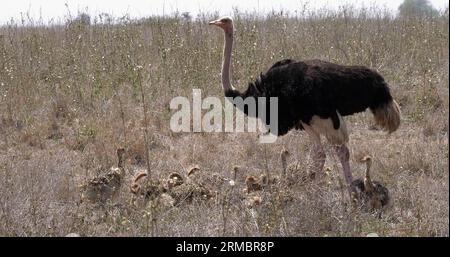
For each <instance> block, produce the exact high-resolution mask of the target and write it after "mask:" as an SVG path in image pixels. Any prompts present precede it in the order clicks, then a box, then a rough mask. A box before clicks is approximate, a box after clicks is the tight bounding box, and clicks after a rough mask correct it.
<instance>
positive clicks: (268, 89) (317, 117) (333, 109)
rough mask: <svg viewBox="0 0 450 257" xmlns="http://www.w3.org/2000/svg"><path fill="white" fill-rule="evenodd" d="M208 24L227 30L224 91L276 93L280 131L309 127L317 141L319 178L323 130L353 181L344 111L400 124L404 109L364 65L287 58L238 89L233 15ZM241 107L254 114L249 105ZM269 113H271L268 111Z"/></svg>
mask: <svg viewBox="0 0 450 257" xmlns="http://www.w3.org/2000/svg"><path fill="white" fill-rule="evenodd" d="M209 24H210V25H215V26H217V27H219V28H221V29H223V31H224V35H225V44H224V50H223V62H222V73H221V75H222V89H223V91H224V94H225V96H226V97H229V98H235V97H242V98H243V99H246V98H247V97H251V98H254V99H255V102H258V99H259V98H261V97H265V98H266V103H269V101H268V100H269V97H278V131H277V135H278V136H282V135H284V134H286V133H287V132H289V131H290V130H291V129H300V130H305V131H306V133H307V134H308V135H309V137H310V138H311V140H312V142H313V146H312V150H311V153H310V156H311V159H312V163H311V166H310V170H311V173H315V174H316V178H320V177H322V174H323V166H324V164H325V158H326V155H325V151H324V149H323V146H322V143H321V138H320V137H321V135H324V136H325V137H326V138H327V140H328V141H329V142H330V143H331V144H332V145H333V148H334V149H335V152H336V155H337V156H338V158H339V160H340V162H341V165H342V167H343V172H344V177H345V180H346V182H347V185H348V186H349V185H350V184H351V182H352V181H353V177H352V173H351V171H350V163H349V156H350V153H349V149H348V147H347V146H346V143H347V142H348V132H347V129H346V125H345V122H344V120H343V116H347V115H352V114H354V113H358V112H363V111H365V110H366V109H367V108H369V109H370V110H371V111H372V113H373V114H374V117H375V122H376V123H377V124H378V125H379V126H380V127H382V128H383V129H384V130H387V131H388V132H389V133H392V132H394V131H395V130H397V128H398V127H399V126H400V109H399V106H398V104H397V102H396V101H395V100H394V99H393V98H392V96H391V94H390V90H389V87H388V85H387V83H386V82H385V81H384V79H383V77H382V76H381V75H380V74H378V73H377V72H376V71H374V70H371V69H369V68H366V67H362V66H343V65H338V64H334V63H330V62H326V61H321V60H306V61H296V60H292V59H285V60H281V61H278V62H276V63H275V64H273V65H272V67H270V68H269V70H268V71H267V72H265V73H264V74H263V73H261V75H260V76H259V78H258V79H257V80H256V81H254V82H252V83H249V86H248V88H247V90H245V91H244V92H240V91H238V90H237V89H235V88H234V87H233V86H232V85H231V82H230V64H231V51H232V47H233V29H234V28H233V20H232V19H231V18H230V17H223V18H220V19H217V20H214V21H211V22H209ZM256 106H258V105H256ZM266 108H267V107H266ZM266 110H268V109H266ZM241 111H243V112H244V113H245V114H246V115H249V114H250V113H249V111H248V107H247V108H246V106H244V107H243V109H241ZM257 113H258V111H257V112H256V114H257ZM266 113H267V116H268V115H269V112H267V111H266ZM253 115H254V114H253ZM349 192H350V190H349Z"/></svg>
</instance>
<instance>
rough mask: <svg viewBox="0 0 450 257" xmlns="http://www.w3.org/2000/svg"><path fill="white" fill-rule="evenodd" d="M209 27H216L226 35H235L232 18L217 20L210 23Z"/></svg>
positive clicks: (226, 17)
mask: <svg viewBox="0 0 450 257" xmlns="http://www.w3.org/2000/svg"><path fill="white" fill-rule="evenodd" d="M209 25H215V26H217V27H220V28H222V29H223V30H224V31H225V33H226V34H229V35H232V34H233V19H231V17H228V16H225V17H222V18H219V19H217V20H214V21H210V22H209Z"/></svg>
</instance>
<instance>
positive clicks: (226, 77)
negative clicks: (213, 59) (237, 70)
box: [222, 32, 234, 95]
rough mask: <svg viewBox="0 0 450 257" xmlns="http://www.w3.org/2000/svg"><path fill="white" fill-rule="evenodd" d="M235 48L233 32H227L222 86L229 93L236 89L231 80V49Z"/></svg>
mask: <svg viewBox="0 0 450 257" xmlns="http://www.w3.org/2000/svg"><path fill="white" fill-rule="evenodd" d="M232 49H233V32H225V45H224V47H223V63H222V88H223V91H224V93H225V95H227V93H228V92H232V91H234V87H233V86H232V85H231V82H230V65H231V51H232Z"/></svg>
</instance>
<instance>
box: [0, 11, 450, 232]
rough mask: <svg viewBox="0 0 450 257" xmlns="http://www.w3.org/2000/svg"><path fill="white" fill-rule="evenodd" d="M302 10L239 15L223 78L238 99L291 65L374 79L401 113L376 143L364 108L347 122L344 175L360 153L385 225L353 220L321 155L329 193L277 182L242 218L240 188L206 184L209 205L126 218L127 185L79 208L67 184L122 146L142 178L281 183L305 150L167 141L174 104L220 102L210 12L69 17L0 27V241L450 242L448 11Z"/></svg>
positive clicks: (233, 138) (213, 140)
mask: <svg viewBox="0 0 450 257" xmlns="http://www.w3.org/2000/svg"><path fill="white" fill-rule="evenodd" d="M305 12H306V13H305V15H299V16H289V15H286V14H283V13H272V14H269V15H267V16H265V17H260V16H257V15H254V14H244V13H239V12H237V11H236V12H235V14H234V16H233V17H234V20H235V26H236V29H237V31H236V34H235V37H236V43H235V48H234V52H233V58H234V59H233V67H232V80H233V81H234V84H235V85H236V86H237V87H238V88H239V89H243V88H245V87H246V85H247V83H248V82H249V81H251V80H253V79H255V77H256V76H257V75H258V74H259V72H260V71H264V70H265V69H267V68H268V67H270V65H271V64H272V63H274V62H275V61H277V60H279V59H282V58H288V57H289V58H297V59H310V58H320V59H324V60H328V61H332V62H336V63H340V64H354V65H366V66H368V67H371V68H374V69H376V70H378V71H379V72H380V73H381V74H383V76H384V77H385V79H386V80H387V81H388V83H389V84H390V86H391V89H392V93H393V95H394V96H395V98H396V99H397V100H398V102H399V104H400V106H401V109H402V113H403V119H402V125H401V127H400V129H399V130H398V131H397V132H395V133H394V134H392V135H390V136H386V135H385V134H384V133H382V132H378V131H371V130H369V129H368V128H369V127H370V125H371V123H372V115H371V114H369V113H363V114H359V115H355V116H352V117H349V118H347V122H348V124H349V125H348V126H349V128H350V131H351V136H350V138H351V139H350V144H349V146H350V149H351V155H352V160H351V165H352V168H353V172H354V175H355V176H361V174H362V173H361V171H362V170H363V167H362V166H361V165H360V164H358V163H357V162H356V158H357V156H359V155H361V154H365V153H370V154H372V155H373V156H374V172H373V173H374V176H375V178H376V179H377V180H381V181H383V182H384V183H385V184H386V185H387V187H388V188H389V190H390V192H391V194H392V199H393V203H392V206H391V207H390V208H389V209H388V210H387V211H386V212H385V214H384V215H383V218H382V219H378V218H377V217H376V216H373V215H370V214H367V213H362V212H352V211H351V208H350V206H349V200H348V199H347V196H346V195H345V194H343V193H342V188H341V186H340V185H341V184H342V181H343V180H342V179H341V172H342V171H341V168H340V166H339V163H338V161H337V160H336V158H334V157H333V155H332V151H329V153H328V156H329V158H328V160H327V163H326V166H327V167H330V168H331V172H330V175H329V176H328V177H327V182H328V185H327V186H326V187H324V188H322V189H321V190H317V189H316V188H315V187H314V186H313V185H310V184H302V183H294V185H293V186H291V187H289V188H287V187H283V186H274V187H273V188H270V189H268V190H266V191H265V192H264V193H263V196H262V199H263V202H262V205H261V206H259V207H256V208H254V209H248V208H247V207H246V206H245V204H244V202H243V201H241V200H240V198H239V197H240V195H241V189H242V186H243V182H242V178H241V179H240V180H238V183H237V187H238V188H237V189H236V190H230V189H226V187H225V186H224V187H220V188H217V190H218V191H219V195H218V199H217V200H216V201H212V202H208V203H205V202H203V201H198V202H195V201H194V203H192V204H184V205H181V206H179V207H174V208H168V209H158V208H155V207H154V206H153V207H151V208H135V207H133V206H131V204H130V202H129V200H130V197H131V196H130V193H129V191H128V188H126V187H124V188H122V191H121V193H120V198H119V200H118V202H116V203H109V204H106V205H104V206H98V205H90V204H84V203H80V192H79V190H78V185H79V184H80V183H83V181H85V180H86V179H87V178H89V177H91V176H93V175H94V174H96V173H97V172H98V171H99V170H102V169H107V168H108V167H110V166H111V165H113V164H114V163H115V156H114V153H115V149H116V148H117V147H119V146H125V147H126V148H127V154H128V156H127V168H128V169H129V170H130V172H131V173H132V171H133V169H135V168H137V167H149V168H150V169H151V174H152V177H154V178H159V177H163V176H167V174H169V173H170V172H173V171H181V172H184V169H185V168H186V167H188V166H190V165H192V164H199V165H200V167H201V169H202V171H201V172H202V174H203V176H205V177H206V178H208V176H211V174H213V173H218V174H221V175H222V176H226V177H230V176H231V175H230V173H231V170H232V167H233V166H234V165H240V166H241V169H242V170H243V172H242V173H241V175H240V176H244V175H246V174H253V175H259V174H260V173H262V172H264V171H265V169H266V164H267V166H268V169H269V172H270V173H271V174H278V173H279V172H280V170H281V163H280V158H279V153H280V151H281V150H282V149H283V148H287V149H289V151H290V152H291V153H292V156H293V158H292V159H291V162H293V161H298V162H299V167H300V170H306V167H307V164H308V151H309V147H310V144H309V142H308V138H307V136H306V135H305V134H304V133H303V132H296V131H294V132H291V133H289V134H288V135H286V136H284V137H282V138H280V139H278V141H277V142H276V143H275V144H272V145H268V146H264V145H260V144H258V143H257V136H256V135H255V134H248V133H231V134H230V133H228V134H218V133H213V134H208V133H173V132H171V131H170V128H169V119H170V116H171V111H170V109H169V102H170V100H171V99H172V98H173V97H175V96H187V97H191V94H192V89H193V88H199V89H202V90H203V91H202V93H203V96H207V95H211V96H222V92H221V88H220V84H219V83H220V64H221V58H222V44H223V41H222V40H223V38H222V37H223V35H222V33H221V32H220V31H217V30H216V29H214V28H210V27H209V26H208V25H207V21H209V20H211V19H212V18H216V17H213V15H208V14H202V15H199V16H198V17H196V18H194V19H187V18H185V17H182V16H179V15H176V14H175V15H173V16H171V17H151V18H148V19H142V20H130V19H128V18H126V17H123V18H115V17H112V16H109V15H107V14H102V15H100V16H98V17H91V21H92V23H91V24H89V23H86V22H83V20H80V19H76V17H74V18H70V19H69V20H68V21H67V23H66V24H65V25H58V24H54V25H43V24H40V23H39V22H36V21H32V20H28V21H25V22H23V23H19V24H17V23H11V24H8V25H5V26H3V27H0V93H1V94H0V110H1V111H0V119H1V120H0V135H1V136H0V174H1V175H0V235H2V236H13V235H19V236H61V235H65V234H67V233H69V232H76V233H79V234H81V235H95V236H100V235H113V236H119V235H126V236H129V235H131V236H137V235H154V236H222V235H227V236H235V235H239V236H324V235H328V236H364V235H366V234H367V233H369V232H376V233H378V234H380V235H387V236H448V235H449V230H448V227H449V224H448V217H449V208H448V206H449V184H448V181H449V180H448V179H449V177H448V174H449V170H448V130H449V126H448V114H449V101H448V100H449V96H448V95H449V91H448V90H449V83H448V81H449V80H448V68H449V54H448V49H449V45H448V42H449V41H448V35H449V33H448V32H449V31H448V30H449V20H448V10H447V11H446V12H444V13H442V14H441V15H440V16H438V17H434V18H408V19H397V18H394V17H392V16H391V15H390V14H389V13H387V12H385V11H383V10H381V9H376V8H372V9H363V10H361V9H355V8H352V7H350V6H348V7H346V8H344V9H341V10H340V11H338V12H331V11H327V10H321V11H317V12H307V11H305ZM306 14H307V15H306ZM302 17H304V18H302ZM306 17H307V18H306ZM144 112H145V113H144ZM144 114H145V115H144ZM264 147H266V149H264ZM265 151H267V154H264V153H265ZM147 156H148V157H147ZM286 199H290V200H289V201H287V200H286Z"/></svg>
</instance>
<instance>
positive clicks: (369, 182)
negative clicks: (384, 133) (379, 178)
mask: <svg viewBox="0 0 450 257" xmlns="http://www.w3.org/2000/svg"><path fill="white" fill-rule="evenodd" d="M371 164H372V160H370V159H369V160H367V162H366V178H365V179H364V187H365V188H366V191H367V192H373V190H374V188H373V184H372V180H371V179H370V166H371Z"/></svg>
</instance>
